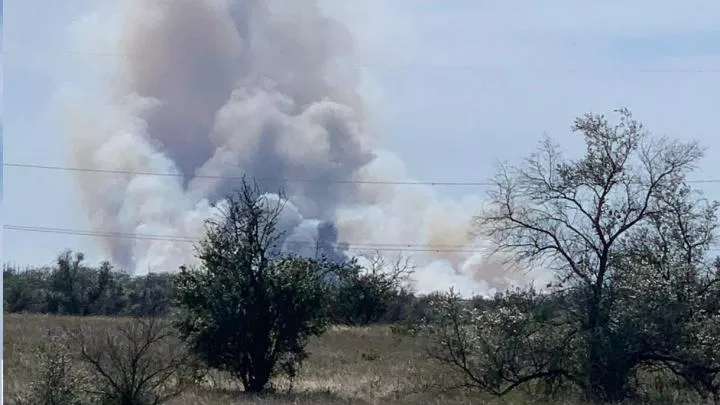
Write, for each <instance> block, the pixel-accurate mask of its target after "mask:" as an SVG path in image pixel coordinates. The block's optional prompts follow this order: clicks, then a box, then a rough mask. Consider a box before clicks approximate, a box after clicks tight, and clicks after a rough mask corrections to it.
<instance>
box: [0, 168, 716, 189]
mask: <svg viewBox="0 0 720 405" xmlns="http://www.w3.org/2000/svg"><path fill="white" fill-rule="evenodd" d="M3 166H5V167H18V168H27V169H40V170H58V171H69V172H85V173H108V174H125V175H133V176H135V175H136V176H159V177H180V178H185V177H187V176H185V175H183V174H179V173H159V172H143V171H132V170H108V169H92V168H80V167H62V166H48V165H36V164H26V163H3ZM192 177H193V178H200V179H223V180H241V179H242V178H243V176H213V175H194V176H192ZM255 179H256V180H258V181H278V182H287V183H330V184H379V185H424V186H492V185H494V184H495V183H491V182H480V181H390V180H327V179H287V178H262V177H256V178H255ZM717 181H718V182H720V180H717Z"/></svg>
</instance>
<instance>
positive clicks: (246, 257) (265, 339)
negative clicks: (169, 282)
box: [176, 181, 335, 392]
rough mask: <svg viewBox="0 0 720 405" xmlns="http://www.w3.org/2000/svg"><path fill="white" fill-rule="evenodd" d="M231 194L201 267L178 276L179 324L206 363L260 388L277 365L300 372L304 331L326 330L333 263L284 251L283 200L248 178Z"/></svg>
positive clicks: (210, 232) (205, 243) (212, 226)
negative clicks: (268, 194) (266, 193)
mask: <svg viewBox="0 0 720 405" xmlns="http://www.w3.org/2000/svg"><path fill="white" fill-rule="evenodd" d="M227 201H228V203H227V207H226V208H225V209H224V210H223V211H222V216H221V217H220V218H218V219H212V220H210V221H208V227H207V232H206V237H205V239H203V240H202V241H201V242H200V245H199V249H198V258H199V259H200V261H201V265H200V267H199V268H198V269H193V270H183V271H182V272H181V273H180V275H179V276H178V278H177V280H176V284H177V292H176V304H177V307H178V310H179V316H178V319H177V321H176V326H177V327H178V329H179V330H180V333H181V334H182V336H183V337H184V338H185V339H187V340H188V341H189V342H190V343H191V346H192V348H193V349H194V350H195V352H197V353H198V354H199V355H200V356H201V357H202V358H203V359H204V360H205V361H206V362H207V364H208V365H210V366H211V367H215V368H218V369H221V370H224V371H228V372H229V373H230V374H231V375H233V376H234V377H236V378H237V379H238V380H240V381H241V382H242V385H243V387H244V388H245V391H247V392H261V391H263V390H264V389H265V387H266V385H267V384H268V382H269V381H270V378H271V377H273V376H274V375H276V374H277V373H278V371H282V372H284V373H285V374H286V375H287V376H288V377H291V378H292V377H295V376H296V374H297V370H298V367H299V366H300V364H301V363H302V361H303V360H304V359H305V357H307V353H306V352H305V342H306V340H307V338H308V337H310V336H316V335H319V334H321V333H323V332H324V331H325V329H326V327H327V325H328V316H327V310H326V309H327V306H326V302H325V301H326V298H327V296H328V289H329V287H328V285H327V283H326V282H325V281H324V280H323V276H325V275H326V274H328V272H330V271H331V270H332V268H333V267H335V266H331V265H330V264H329V263H328V262H327V261H326V260H324V259H304V258H299V257H295V256H292V255H288V254H283V253H282V252H281V251H280V247H281V244H280V241H281V236H282V235H281V233H280V232H279V230H278V229H277V221H278V218H279V216H280V214H281V212H282V209H283V199H278V200H276V201H270V200H269V199H266V198H263V197H262V194H261V193H260V190H259V188H258V187H257V185H252V184H250V183H247V182H245V181H243V184H242V187H241V188H240V190H239V191H238V192H237V194H235V195H231V196H229V197H228V199H227Z"/></svg>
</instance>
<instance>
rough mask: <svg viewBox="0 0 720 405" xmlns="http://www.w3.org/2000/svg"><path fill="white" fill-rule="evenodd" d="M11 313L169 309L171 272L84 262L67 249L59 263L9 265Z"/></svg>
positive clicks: (155, 312)
mask: <svg viewBox="0 0 720 405" xmlns="http://www.w3.org/2000/svg"><path fill="white" fill-rule="evenodd" d="M3 276H4V284H3V300H4V309H5V311H6V312H10V313H15V312H32V313H49V314H64V315H120V316H126V315H133V316H155V315H163V314H167V313H168V310H169V299H170V295H171V285H172V283H171V281H172V278H173V275H171V274H153V273H150V274H147V275H144V276H135V277H131V276H129V275H128V274H126V273H123V272H121V271H118V270H116V269H114V268H113V267H112V266H110V264H109V263H107V262H104V263H101V264H100V266H99V267H91V266H87V265H85V264H84V257H83V255H82V253H75V254H73V252H70V251H68V252H64V253H62V254H61V255H60V256H59V257H58V260H57V262H56V265H55V266H54V267H49V268H47V267H45V268H42V267H41V268H32V269H27V270H23V271H18V270H17V269H15V268H13V267H9V266H5V268H4V269H3Z"/></svg>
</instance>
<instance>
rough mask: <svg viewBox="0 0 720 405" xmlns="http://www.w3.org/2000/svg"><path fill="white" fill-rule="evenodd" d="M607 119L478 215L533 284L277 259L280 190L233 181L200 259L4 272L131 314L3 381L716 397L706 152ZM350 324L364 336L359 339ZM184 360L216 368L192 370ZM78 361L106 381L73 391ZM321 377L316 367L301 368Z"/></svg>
mask: <svg viewBox="0 0 720 405" xmlns="http://www.w3.org/2000/svg"><path fill="white" fill-rule="evenodd" d="M618 114H619V121H618V123H617V124H616V125H611V123H610V122H609V121H608V120H607V119H606V118H605V117H604V116H602V115H595V114H588V115H585V116H583V117H580V118H578V119H577V120H576V121H575V123H574V130H575V131H576V132H577V133H579V134H581V135H582V136H583V138H584V140H585V144H586V146H587V149H586V152H585V154H584V155H583V156H581V157H579V158H576V159H568V158H565V157H564V156H563V155H562V153H561V151H560V148H559V147H558V146H557V145H555V144H554V143H553V142H551V141H550V140H545V141H544V142H543V143H542V146H541V148H540V149H539V150H538V152H536V153H535V154H533V155H531V156H530V157H529V158H527V159H526V160H525V161H524V163H523V164H522V165H519V166H511V165H503V166H502V167H501V170H500V172H499V174H498V176H497V177H496V181H495V187H494V189H493V190H492V191H491V193H490V203H491V204H490V208H489V209H488V210H486V211H485V212H483V213H482V214H481V215H480V216H478V217H477V218H476V225H477V231H478V234H479V235H482V236H485V237H487V238H488V239H489V240H490V241H492V242H493V243H494V244H495V248H496V251H495V253H496V254H498V255H502V256H503V257H506V258H508V260H511V261H513V262H514V263H516V264H517V265H520V266H530V267H532V266H542V267H543V268H545V269H546V270H547V271H551V272H552V273H553V274H554V276H555V279H554V281H553V282H552V283H550V284H549V285H547V286H545V288H543V289H538V288H535V287H529V288H519V289H515V290H509V291H504V292H501V293H499V294H497V295H496V296H495V297H493V298H480V297H476V298H474V299H470V300H468V299H463V298H461V297H459V296H458V295H457V294H455V293H453V292H452V291H451V292H449V293H436V294H433V295H431V296H429V297H416V296H414V295H413V294H412V293H410V292H409V291H407V290H406V289H405V281H406V279H407V276H408V275H410V274H411V272H412V267H411V266H410V264H409V263H408V262H407V261H402V260H399V261H397V262H395V263H386V262H383V261H381V260H380V259H377V258H374V259H371V260H369V264H368V265H366V266H361V265H360V264H359V263H360V262H361V261H359V260H357V259H349V260H348V261H347V262H345V263H337V262H331V261H330V260H328V259H327V258H324V257H315V258H305V257H298V256H294V255H290V254H287V253H286V252H282V251H281V250H280V248H279V247H280V245H281V241H282V236H283V235H282V234H281V233H280V232H279V230H278V229H277V227H276V225H277V219H278V216H279V214H280V212H281V211H282V204H283V201H284V200H283V199H282V198H279V199H270V198H267V197H265V196H264V195H262V194H261V193H260V190H259V188H258V187H257V186H256V185H255V184H254V183H250V182H246V181H244V182H243V183H242V187H241V188H240V189H239V190H238V191H237V193H236V194H234V195H232V196H231V197H230V198H228V200H227V204H226V205H225V206H224V211H223V215H221V216H220V217H218V218H213V219H212V220H210V221H209V222H208V223H207V225H208V226H207V232H206V235H205V238H204V239H203V240H202V241H201V242H200V244H199V245H198V246H197V252H198V258H199V260H200V264H199V266H198V267H197V268H190V269H188V268H183V269H182V271H181V272H180V273H177V274H174V275H148V276H145V277H130V276H129V275H126V274H123V273H121V272H118V271H115V270H113V269H112V267H111V266H110V265H109V264H108V263H103V264H101V265H100V266H99V268H92V267H89V266H86V265H85V264H84V260H83V259H84V258H83V256H82V254H73V253H72V252H66V253H64V254H62V255H61V256H60V257H59V258H58V260H57V262H56V264H55V266H54V267H52V268H48V269H30V270H27V271H17V270H14V269H10V268H6V269H5V271H4V274H5V285H4V297H5V298H4V300H5V302H4V307H5V311H6V312H11V313H12V312H38V313H46V314H57V315H67V316H85V317H87V316H90V315H113V316H129V315H132V316H134V318H132V320H127V319H125V320H108V319H100V318H92V319H94V321H93V322H95V324H94V325H93V326H92V327H90V326H88V327H86V328H77V327H75V328H69V329H68V328H66V332H64V334H63V335H62V336H64V337H65V338H64V339H59V340H58V339H55V338H53V339H50V340H49V342H50V343H49V344H53V345H55V346H57V347H56V348H55V349H48V348H47V347H46V348H45V350H44V351H42V352H41V353H45V354H44V356H45V357H41V361H39V362H37V363H38V364H39V365H40V367H39V368H38V367H32V368H33V370H34V372H33V374H32V377H31V378H32V379H34V380H35V384H34V385H32V386H31V387H30V388H31V389H29V390H28V389H27V388H23V389H19V387H17V386H12V385H11V386H10V387H7V386H6V387H7V388H8V391H11V392H13V393H18V394H20V393H23V394H27V395H31V396H30V397H28V398H33V400H35V401H36V402H37V403H85V402H82V401H85V399H83V398H85V397H83V395H81V393H85V394H88V395H89V397H88V398H90V397H93V395H95V396H94V397H93V398H95V399H97V400H98V401H101V402H102V403H108V404H110V403H118V404H119V403H122V404H138V405H140V404H159V403H163V402H165V401H167V400H170V401H173V400H177V401H181V400H183V398H189V397H188V396H187V395H190V396H192V395H195V397H194V399H193V401H195V402H192V403H201V402H198V401H200V399H199V397H198V396H201V395H204V394H201V393H200V391H201V390H208V389H212V390H217V389H218V384H219V383H218V379H219V378H220V379H221V380H222V381H223V383H222V384H220V385H223V384H224V386H225V387H226V388H227V386H228V384H229V381H232V380H234V381H239V382H240V384H241V385H242V388H243V391H245V392H247V393H260V392H267V388H268V387H270V386H272V387H274V388H282V387H285V388H294V389H295V391H296V392H297V391H298V390H300V391H303V390H304V391H314V390H316V389H317V388H318V387H320V389H323V390H329V391H333V390H334V391H338V387H336V386H329V385H328V383H327V382H328V381H338V380H337V379H338V378H339V377H338V376H339V375H340V374H341V373H342V370H349V369H353V370H354V371H353V373H351V375H348V376H347V379H346V380H343V381H342V382H339V383H337V384H347V385H350V386H354V387H358V386H359V384H360V382H358V381H355V380H357V379H360V380H362V381H371V383H370V382H369V383H367V384H365V385H363V387H365V388H363V390H366V391H367V392H365V391H364V393H362V394H358V393H357V392H354V393H348V392H347V391H343V390H340V391H343V394H342V396H344V397H343V398H344V399H352V398H355V399H357V398H362V399H363V400H365V401H371V402H377V401H379V400H384V401H391V400H392V401H395V402H397V401H400V402H403V401H409V402H412V401H416V400H418V398H423V400H422V401H424V402H423V403H426V402H427V399H428V398H427V397H422V395H421V396H419V397H418V396H417V393H418V392H424V393H429V392H433V393H434V395H441V393H442V392H445V394H443V395H446V394H447V389H451V388H456V389H459V391H457V390H456V391H453V392H455V393H454V394H451V397H452V395H459V397H458V398H461V399H460V401H461V402H462V401H475V400H477V399H478V398H481V399H482V400H487V399H488V397H487V395H494V396H506V397H507V398H515V399H517V400H518V401H521V400H522V399H523V398H528V397H530V396H532V397H534V398H538V397H544V398H545V399H552V398H555V397H558V396H562V397H563V398H564V400H572V399H577V400H586V401H592V402H598V403H601V402H602V403H605V402H621V401H626V400H637V401H649V402H652V403H659V402H661V401H666V402H668V403H680V402H681V399H682V400H685V401H687V402H688V403H702V401H714V402H715V403H720V259H717V258H713V257H712V256H711V251H712V250H711V249H712V245H713V243H714V241H715V233H716V230H717V226H718V221H717V212H718V208H720V205H718V203H716V202H710V201H707V200H705V199H704V198H703V196H702V194H701V193H700V192H699V191H698V190H695V189H693V188H692V187H691V186H690V185H689V183H688V181H687V175H688V174H689V173H690V172H691V171H692V169H693V168H694V166H695V165H696V163H697V162H698V160H699V159H700V157H701V156H702V150H701V149H700V147H699V146H698V145H696V144H695V143H692V142H689V143H682V142H677V141H671V140H668V139H665V138H659V139H658V138H653V137H651V136H650V135H649V134H648V133H647V132H646V131H645V130H644V129H643V127H642V125H640V123H638V122H637V121H635V120H634V119H633V118H632V116H631V114H630V113H629V112H628V111H627V110H619V111H618ZM166 318H167V319H166ZM10 319H11V320H13V319H14V322H16V324H10V325H7V324H6V329H5V330H6V348H7V349H8V351H7V352H6V353H12V350H15V349H18V348H20V347H21V346H22V349H21V350H30V349H28V347H27V346H25V345H24V344H25V342H24V341H23V342H21V341H20V340H19V339H20V338H19V336H20V334H21V333H29V334H31V335H32V334H35V335H34V336H42V334H40V335H37V334H38V333H41V331H40V330H39V329H37V325H35V326H34V327H36V330H34V331H32V332H31V331H27V330H23V328H25V327H26V325H23V324H21V323H20V320H21V319H23V318H18V317H15V318H12V317H11V318H10ZM24 319H27V320H32V319H39V318H36V317H35V316H32V315H24ZM45 319H51V318H45ZM52 319H53V322H57V323H64V322H71V323H77V322H78V321H77V320H78V319H79V318H70V317H65V318H52ZM62 319H66V320H62ZM86 319H90V318H86ZM160 319H164V320H162V321H161V320H160ZM168 321H170V323H168ZM375 323H396V324H398V323H399V324H400V325H395V326H394V327H393V330H394V331H395V332H403V333H402V334H399V335H397V336H395V337H394V338H393V337H391V336H390V333H389V330H388V329H387V328H383V327H380V326H373V327H372V328H368V327H367V326H364V325H370V324H375ZM331 324H335V325H350V326H353V328H351V329H347V327H345V329H338V328H337V327H335V328H331V327H330V325H331ZM101 325H102V326H101ZM171 325H172V326H171ZM358 325H361V326H363V327H358ZM328 328H330V330H329V331H328ZM40 329H42V328H40ZM21 330H22V331H21ZM99 331H103V332H102V333H100V332H99ZM371 331H376V332H371ZM377 331H384V332H382V333H380V334H378V333H379V332H377ZM42 333H46V331H45V332H42ZM348 334H350V335H348ZM352 334H355V335H352ZM362 334H365V335H368V334H370V335H372V340H369V341H367V342H363V343H362V344H359V343H358V341H359V339H360V338H359V337H357V336H360V335H362ZM351 335H352V336H355V337H351ZM8 339H9V340H8ZM353 339H354V340H353ZM349 340H352V341H353V342H354V343H353V344H352V345H347V346H343V344H340V343H338V342H339V341H342V342H346V341H349ZM313 342H315V343H313ZM380 342H384V343H382V344H383V345H385V346H384V348H383V347H382V346H380V348H379V349H378V348H377V347H378V344H379V343H380ZM390 342H392V343H390ZM308 345H310V346H308ZM55 346H53V347H55ZM308 347H309V349H308ZM390 347H392V348H393V350H397V351H398V352H399V353H402V355H398V354H394V353H393V352H392V350H390V349H389V348H390ZM313 348H314V350H313ZM48 353H50V354H52V355H49V354H48ZM53 356H55V357H53ZM196 356H197V357H196ZM402 356H405V357H402ZM320 359H323V360H320ZM196 360H199V361H202V363H203V364H204V367H209V374H207V375H206V376H205V378H202V379H200V378H199V377H200V375H199V374H198V370H199V369H200V368H199V364H198V363H196ZM6 361H7V363H8V364H9V365H10V366H9V367H15V366H13V364H15V365H17V364H19V363H22V362H23V361H25V360H24V357H21V358H20V357H14V356H13V355H10V356H6ZM318 362H320V363H322V364H323V366H322V367H320V368H319V366H318V364H319V363H318ZM302 364H305V365H306V366H305V367H304V368H303V373H299V371H300V365H302ZM351 364H362V366H356V365H355V366H351ZM377 364H383V366H382V367H381V368H382V372H383V374H379V373H380V369H376V368H375V367H376V366H374V365H377ZM353 367H356V368H353ZM378 367H379V366H378ZM78 369H80V370H82V372H83V373H85V375H86V376H91V377H92V376H94V380H95V382H96V383H97V382H100V386H101V387H104V388H100V390H99V392H94V393H92V392H90V391H88V389H87V388H83V386H82V384H81V381H83V380H82V378H80V377H77V378H76V376H79V375H80V374H76V371H77V370H78ZM358 369H363V370H364V371H363V372H364V374H362V373H360V371H358ZM93 373H94V374H93ZM6 375H7V373H6ZM22 376H23V373H22V372H20V373H19V374H18V376H13V377H12V378H13V379H15V381H20V379H21V377H22ZM219 376H222V378H221V377H219ZM310 376H314V377H310ZM319 376H322V378H324V379H325V380H322V379H320V380H318V379H315V380H313V381H314V382H313V383H309V382H308V381H309V380H308V378H311V379H312V378H320V377H319ZM28 378H30V377H28ZM378 378H385V379H388V381H396V382H395V383H388V382H386V381H383V382H382V384H381V383H380V382H379V380H377V379H378ZM353 379H354V380H353ZM400 380H402V383H401V382H400ZM23 381H29V380H23ZM368 384H369V385H368ZM360 385H362V384H360ZM185 388H189V389H190V390H189V392H190V394H188V393H187V392H186V393H185V394H181V392H182V391H183V389H185ZM28 392H29V394H28ZM50 392H55V393H57V395H58V398H60V399H58V400H56V399H54V398H55V397H54V396H53V395H54V394H53V395H50V394H49V393H50ZM91 394H92V395H91ZM177 395H179V396H178V397H177V398H175V397H176V396H177ZM338 395H340V394H338ZM43 398H45V399H43ZM47 398H51V399H48V400H47V401H50V402H47V401H46V399H47ZM173 398H174V399H173ZM444 398H445V399H446V401H444V402H447V401H448V400H449V399H448V398H450V397H444ZM453 398H454V397H453ZM336 399H337V398H336ZM235 400H239V401H241V400H242V399H239V398H235ZM296 400H297V398H294V399H293V401H296ZM43 401H45V402H43ZM57 401H61V402H57ZM62 401H64V402H62ZM422 401H421V402H422ZM178 403H180V402H178ZM206 403H207V402H206Z"/></svg>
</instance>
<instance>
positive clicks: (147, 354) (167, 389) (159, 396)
mask: <svg viewBox="0 0 720 405" xmlns="http://www.w3.org/2000/svg"><path fill="white" fill-rule="evenodd" d="M68 335H69V336H70V339H71V342H73V343H74V345H75V346H76V349H77V351H78V354H79V358H80V360H81V361H82V362H83V363H85V364H87V365H89V366H90V367H89V368H90V371H91V372H92V373H93V374H94V375H95V376H97V382H98V384H95V387H96V388H94V389H93V390H91V393H92V394H93V395H97V396H98V397H99V398H100V400H101V402H102V403H104V404H117V405H121V404H134V405H159V404H162V403H165V402H166V401H168V400H169V399H171V398H173V397H176V396H178V395H180V394H181V393H182V392H183V391H184V390H185V389H186V388H187V387H188V386H189V385H190V384H192V383H194V382H195V381H196V379H197V378H198V377H199V371H200V370H201V368H200V367H199V366H198V363H197V361H196V360H195V358H194V356H193V355H192V354H191V353H190V352H189V351H188V350H187V348H186V347H185V345H184V344H183V342H182V341H181V340H180V339H179V338H178V336H177V333H176V332H175V330H174V329H173V328H172V327H171V326H170V325H169V324H168V323H167V322H165V321H163V320H161V319H160V318H148V319H143V318H139V317H138V318H133V319H131V320H124V321H122V323H121V324H119V325H117V326H115V327H111V328H107V329H104V330H97V329H95V328H89V327H80V328H76V329H74V330H69V331H68Z"/></svg>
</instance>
